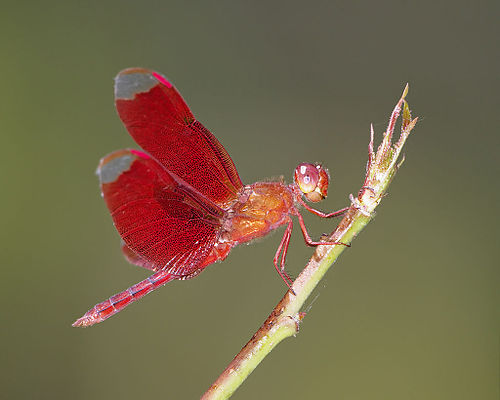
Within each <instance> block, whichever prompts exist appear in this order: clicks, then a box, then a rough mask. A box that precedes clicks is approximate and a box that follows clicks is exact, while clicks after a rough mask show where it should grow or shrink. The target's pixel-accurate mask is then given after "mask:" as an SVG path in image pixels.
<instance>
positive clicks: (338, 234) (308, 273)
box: [202, 85, 417, 400]
mask: <svg viewBox="0 0 500 400" xmlns="http://www.w3.org/2000/svg"><path fill="white" fill-rule="evenodd" d="M407 93H408V85H407V86H406V87H405V90H404V91H403V95H402V96H401V99H400V100H399V101H398V103H397V104H396V106H395V107H394V110H393V112H392V115H391V118H390V120H389V126H388V128H387V130H386V132H385V133H384V137H383V140H382V143H381V144H380V146H379V147H378V149H377V152H376V153H374V152H373V135H374V134H373V127H372V129H371V140H370V144H369V146H368V153H369V160H368V166H367V171H366V177H365V181H364V183H363V186H362V188H361V189H360V191H359V193H358V196H357V198H354V197H353V196H351V206H350V208H349V210H348V211H347V213H346V215H345V216H344V218H343V219H342V221H341V222H340V224H339V225H338V227H337V228H336V229H335V231H334V232H333V233H332V235H331V236H330V238H329V239H328V240H329V241H336V242H342V243H351V242H352V240H353V239H354V238H355V237H356V236H357V235H358V234H359V233H360V232H361V231H362V230H363V229H364V227H365V226H366V225H367V224H368V222H370V221H371V219H372V218H373V215H374V210H375V208H376V207H377V206H378V204H380V202H381V200H382V197H383V195H384V193H385V192H386V190H387V187H388V186H389V184H390V182H391V180H392V178H393V177H394V174H395V173H396V171H397V168H398V167H399V166H400V165H401V163H402V162H400V164H399V165H398V164H397V160H398V158H399V155H400V152H401V149H402V148H403V145H404V143H405V141H406V138H407V137H408V135H409V134H410V132H411V130H412V129H413V128H414V126H415V124H416V122H417V119H416V118H415V119H413V120H412V119H411V114H410V110H409V108H408V104H407V103H406V101H405V97H406V94H407ZM401 110H403V121H402V124H401V136H400V138H399V140H398V142H397V143H396V144H394V145H393V144H392V136H393V131H394V126H395V123H396V120H397V119H398V117H399V115H400V113H401ZM345 249H346V246H342V245H334V246H331V245H328V246H326V245H325V246H318V247H317V248H316V251H315V253H314V255H313V257H312V258H311V259H310V260H309V263H308V264H307V265H306V267H305V268H304V269H303V270H302V272H301V273H300V275H299V276H298V277H297V279H296V280H295V281H294V283H293V285H292V288H293V291H294V292H295V294H292V292H291V291H288V292H287V293H286V294H285V296H284V297H283V298H282V299H281V301H280V302H279V303H278V304H277V305H276V307H275V308H274V309H273V311H272V312H271V314H270V315H269V317H268V318H267V319H266V321H265V322H264V323H263V324H262V326H261V327H260V328H259V330H258V331H257V332H256V333H255V334H254V335H253V337H252V338H251V339H250V341H249V342H248V343H247V344H246V345H245V347H243V349H241V351H240V352H239V353H238V354H237V355H236V357H235V358H234V359H233V361H231V363H230V364H229V365H228V366H227V368H226V369H225V370H224V371H223V372H222V374H221V375H220V376H219V378H218V379H217V380H216V381H215V382H214V383H213V384H212V386H210V388H209V389H208V390H207V391H206V393H205V394H204V395H203V396H202V399H204V400H214V399H217V400H218V399H227V398H229V397H230V396H231V395H232V394H233V393H234V391H235V390H236V389H237V388H238V387H239V386H240V385H241V384H242V383H243V381H244V380H245V379H246V378H247V377H248V375H250V374H251V373H252V371H253V370H254V369H255V368H256V367H257V365H259V363H260V362H261V361H262V360H263V359H264V357H266V355H267V354H269V353H270V352H271V351H272V349H273V348H274V347H275V346H276V345H277V344H278V343H279V342H281V341H282V340H283V339H285V338H287V337H290V336H293V335H295V334H296V333H297V332H298V329H299V324H300V322H301V320H302V318H303V317H304V316H305V313H302V312H300V309H301V308H302V306H303V305H304V302H305V301H306V299H307V298H308V297H309V296H310V294H311V293H312V291H313V290H314V288H315V287H316V286H317V285H318V283H319V282H320V280H321V279H322V278H323V276H324V275H325V273H326V272H327V271H328V269H329V268H330V267H331V266H332V265H333V263H334V262H335V261H336V260H337V258H338V257H339V256H340V254H341V253H342V252H343V251H344V250H345Z"/></svg>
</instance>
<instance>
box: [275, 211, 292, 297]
mask: <svg viewBox="0 0 500 400" xmlns="http://www.w3.org/2000/svg"><path fill="white" fill-rule="evenodd" d="M292 229H293V222H292V220H291V219H290V221H289V222H288V225H287V227H286V229H285V233H284V234H283V238H282V239H281V242H280V245H279V246H278V250H276V254H275V255H274V259H273V262H274V267H275V268H276V271H278V274H279V275H280V276H281V279H283V281H284V282H285V283H286V285H287V286H288V288H289V289H290V291H291V292H292V293H293V294H295V292H294V291H293V289H292V284H293V281H292V279H291V278H290V276H289V275H288V274H287V273H286V271H285V261H286V253H287V251H288V245H289V244H290V237H291V236H292Z"/></svg>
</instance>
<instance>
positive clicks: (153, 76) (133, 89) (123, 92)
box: [115, 68, 173, 100]
mask: <svg viewBox="0 0 500 400" xmlns="http://www.w3.org/2000/svg"><path fill="white" fill-rule="evenodd" d="M158 82H159V83H161V84H162V85H165V86H166V87H167V88H168V89H170V88H171V87H172V86H173V85H172V84H171V83H170V81H169V80H168V79H167V78H165V77H164V76H163V75H161V74H159V73H158V72H155V71H152V70H149V69H145V68H127V69H124V70H123V71H120V72H119V73H118V75H116V77H115V99H125V100H131V99H133V98H134V96H135V95H136V94H137V93H144V92H148V91H149V90H150V89H151V88H152V87H154V86H156V85H157V84H158Z"/></svg>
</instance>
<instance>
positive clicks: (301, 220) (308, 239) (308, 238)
mask: <svg viewBox="0 0 500 400" xmlns="http://www.w3.org/2000/svg"><path fill="white" fill-rule="evenodd" d="M297 218H298V219H299V224H300V229H301V230H302V234H303V235H304V240H305V241H306V243H307V245H308V246H321V245H335V244H340V245H342V246H347V247H351V245H350V244H347V243H342V242H315V241H313V240H312V239H311V236H309V233H308V232H307V228H306V224H305V223H304V217H303V216H302V214H300V213H299V212H298V213H297Z"/></svg>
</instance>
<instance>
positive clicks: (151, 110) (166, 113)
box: [115, 68, 243, 206]
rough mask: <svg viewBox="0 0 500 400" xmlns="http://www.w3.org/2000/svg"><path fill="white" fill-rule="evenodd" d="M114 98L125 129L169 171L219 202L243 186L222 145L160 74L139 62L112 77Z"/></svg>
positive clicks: (229, 199)
mask: <svg viewBox="0 0 500 400" xmlns="http://www.w3.org/2000/svg"><path fill="white" fill-rule="evenodd" d="M115 103H116V109H117V110H118V114H119V115H120V118H121V120H122V121H123V123H124V124H125V126H126V128H127V130H128V131H129V133H130V135H132V137H133V138H134V140H135V141H136V142H137V144H139V146H141V147H142V148H143V149H144V150H145V151H146V152H148V153H149V154H151V155H152V156H153V157H154V158H155V159H156V160H158V161H159V163H160V164H162V165H163V166H164V167H165V169H167V170H168V171H169V172H170V173H172V174H175V175H177V176H178V177H180V178H181V179H182V180H184V181H185V182H187V183H188V184H189V185H191V186H192V187H193V188H194V189H195V190H196V191H198V192H199V193H201V194H202V195H204V196H205V197H207V198H208V199H210V200H211V201H212V202H213V203H215V204H218V205H221V206H224V205H227V204H229V203H230V202H231V201H233V200H234V199H235V198H236V195H237V193H238V191H239V190H240V189H241V187H242V186H243V185H242V183H241V180H240V177H239V176H238V172H237V171H236V167H235V166H234V163H233V160H231V157H230V156H229V154H228V153H227V151H226V149H224V147H223V146H222V145H221V144H220V143H219V141H218V140H217V139H216V138H215V136H214V135H212V134H211V133H210V132H209V131H208V130H207V129H206V128H205V127H204V126H203V125H202V124H201V123H200V122H198V121H196V119H195V118H194V116H193V114H191V111H190V110H189V107H188V106H187V104H186V103H185V102H184V100H183V99H182V97H181V95H180V94H179V92H178V91H177V90H176V89H175V87H174V86H173V85H172V84H171V83H170V82H169V81H168V80H167V79H166V78H165V77H163V76H162V75H160V74H158V73H156V72H153V71H149V70H145V69H140V68H134V69H127V70H124V71H122V72H120V73H119V74H118V75H117V77H116V78H115Z"/></svg>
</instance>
